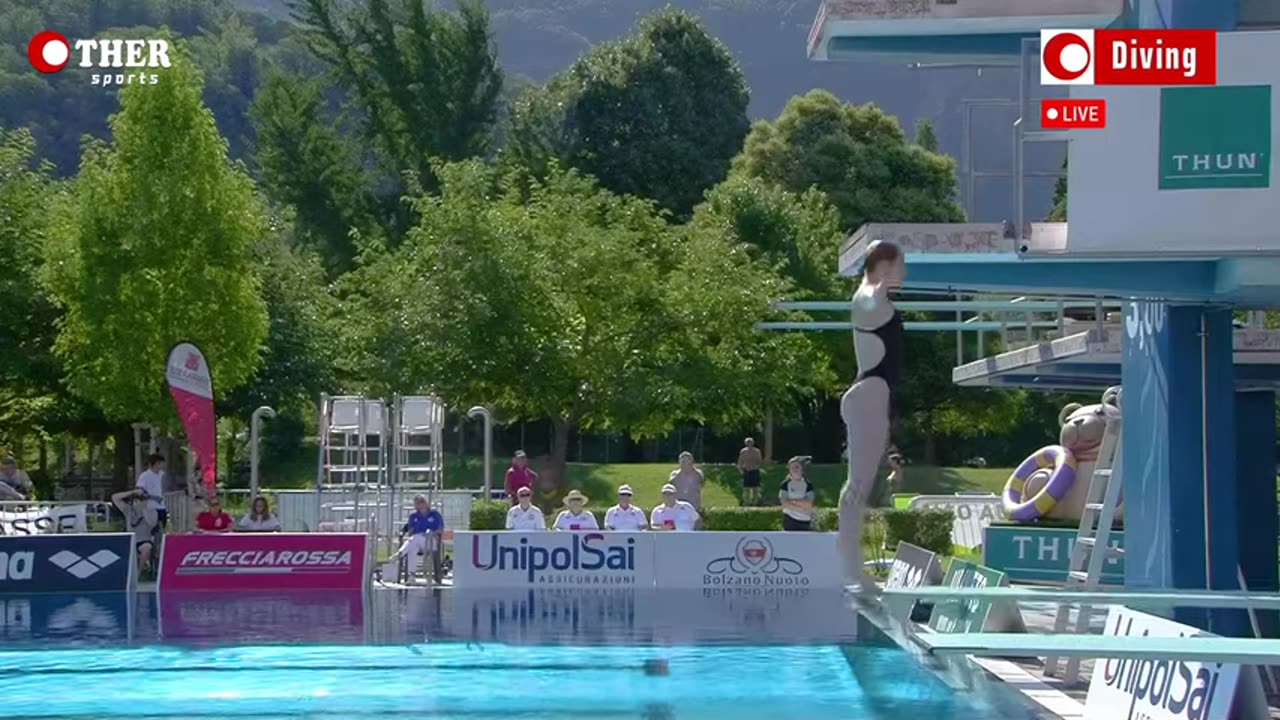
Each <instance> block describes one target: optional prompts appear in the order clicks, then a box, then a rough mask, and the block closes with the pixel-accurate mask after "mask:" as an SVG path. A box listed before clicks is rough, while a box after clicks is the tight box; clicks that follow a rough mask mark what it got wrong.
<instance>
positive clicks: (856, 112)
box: [733, 90, 964, 232]
mask: <svg viewBox="0 0 1280 720" xmlns="http://www.w3.org/2000/svg"><path fill="white" fill-rule="evenodd" d="M733 169H734V173H735V174H741V175H745V176H748V177H758V178H762V179H764V180H766V181H768V182H772V183H776V184H778V185H780V186H782V187H784V188H786V189H788V190H791V191H792V192H804V191H806V190H808V189H809V188H811V187H816V188H818V189H819V190H821V191H823V192H824V193H826V195H827V197H828V198H829V199H830V200H831V202H832V203H833V204H834V205H835V206H836V208H837V209H838V210H839V211H840V222H841V226H842V228H843V229H844V230H845V231H849V232H851V231H853V230H856V229H857V228H858V227H859V226H861V225H862V224H863V223H867V222H882V223H890V222H959V221H961V220H963V219H964V213H963V211H962V210H961V209H960V206H959V205H958V204H957V203H956V201H955V192H956V172H955V171H956V168H955V161H954V160H952V159H951V158H949V157H947V156H945V155H939V154H937V153H934V152H930V151H929V150H926V149H925V148H923V147H920V146H918V145H912V144H910V143H908V142H907V141H906V136H905V135H904V134H903V132H902V128H901V127H900V126H899V125H898V121H897V119H896V118H894V117H892V116H890V115H886V114H885V113H884V112H883V111H881V110H880V108H878V107H876V106H875V105H873V104H867V105H849V104H846V103H842V102H841V101H840V100H838V99H837V98H836V97H835V96H834V95H832V94H831V93H829V92H827V91H825V90H812V91H810V92H809V93H807V94H805V95H801V96H798V97H794V98H792V99H791V101H790V102H789V103H787V106H786V108H785V109H783V111H782V114H781V115H779V116H778V119H777V120H774V121H772V122H769V121H757V122H756V123H755V125H753V126H752V128H751V132H750V134H749V135H747V140H746V144H745V146H744V148H743V151H742V154H740V155H739V156H738V157H737V158H735V159H734V161H733Z"/></svg>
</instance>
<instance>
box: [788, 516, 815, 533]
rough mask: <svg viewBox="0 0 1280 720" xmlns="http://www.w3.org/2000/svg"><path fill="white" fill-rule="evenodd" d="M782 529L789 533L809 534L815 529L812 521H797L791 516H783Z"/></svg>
mask: <svg viewBox="0 0 1280 720" xmlns="http://www.w3.org/2000/svg"><path fill="white" fill-rule="evenodd" d="M782 529H783V530H786V531H787V532H809V531H810V530H812V529H813V521H812V520H797V519H795V518H793V517H791V516H790V515H788V514H786V513H783V514H782Z"/></svg>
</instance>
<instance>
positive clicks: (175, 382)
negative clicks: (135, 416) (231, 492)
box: [165, 342, 218, 497]
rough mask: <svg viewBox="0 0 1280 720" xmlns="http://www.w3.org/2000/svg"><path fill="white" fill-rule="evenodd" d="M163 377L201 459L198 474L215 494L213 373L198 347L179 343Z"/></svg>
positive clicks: (183, 425) (216, 419) (189, 440)
mask: <svg viewBox="0 0 1280 720" xmlns="http://www.w3.org/2000/svg"><path fill="white" fill-rule="evenodd" d="M165 380H166V381H167V382H168V383H169V395H170V396H172V397H173V404H174V407H175V408H176V409H177V411H178V419H179V420H181V421H182V430H183V432H185V433H186V434H187V442H188V443H189V444H190V445H191V449H192V450H193V451H195V454H196V458H197V459H198V460H199V461H200V476H201V479H202V480H203V481H204V485H205V492H206V493H207V497H213V496H214V495H215V494H217V489H216V487H215V485H216V483H217V478H218V449H217V423H218V418H217V415H216V414H215V413H214V408H213V374H212V371H211V370H210V369H209V363H208V362H206V361H205V359H204V353H202V352H200V348H198V347H196V346H195V345H192V344H191V343H185V342H184V343H178V344H177V345H174V346H173V349H172V350H170V351H169V359H168V361H167V363H166V364H165Z"/></svg>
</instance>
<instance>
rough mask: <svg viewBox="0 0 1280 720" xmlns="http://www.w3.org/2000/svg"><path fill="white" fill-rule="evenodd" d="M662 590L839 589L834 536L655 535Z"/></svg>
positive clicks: (818, 534)
mask: <svg viewBox="0 0 1280 720" xmlns="http://www.w3.org/2000/svg"><path fill="white" fill-rule="evenodd" d="M654 543H655V547H654V557H655V560H654V563H655V566H656V570H655V577H656V578H657V585H658V587H661V588H735V589H742V588H754V589H784V588H789V589H801V588H802V589H809V590H816V589H830V588H840V587H842V586H843V582H842V580H841V578H840V572H839V567H840V563H839V557H838V555H837V551H836V536H835V533H816V532H804V533H802V532H790V533H787V532H762V533H738V532H697V533H655V537H654Z"/></svg>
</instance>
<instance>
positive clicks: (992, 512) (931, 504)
mask: <svg viewBox="0 0 1280 720" xmlns="http://www.w3.org/2000/svg"><path fill="white" fill-rule="evenodd" d="M907 509H908V510H950V511H951V514H952V515H954V516H955V520H954V521H953V522H952V524H951V542H952V543H954V544H956V545H959V546H960V547H964V548H975V547H978V546H979V545H981V544H982V530H983V529H984V528H986V527H987V526H988V525H990V524H991V521H993V520H1001V519H1003V518H1004V506H1003V504H1002V501H1001V500H1000V498H998V497H996V496H994V495H992V496H989V497H974V496H964V495H960V496H957V495H918V496H916V497H914V498H912V499H911V502H910V503H908V504H907Z"/></svg>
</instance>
